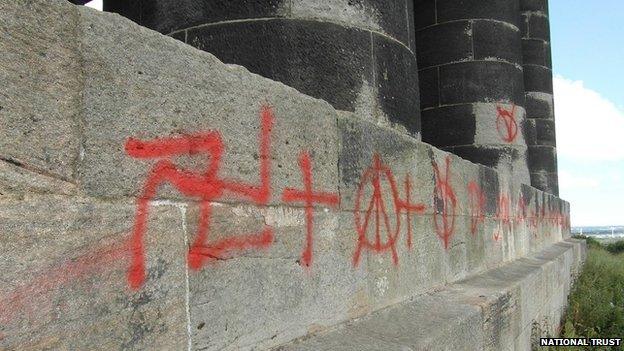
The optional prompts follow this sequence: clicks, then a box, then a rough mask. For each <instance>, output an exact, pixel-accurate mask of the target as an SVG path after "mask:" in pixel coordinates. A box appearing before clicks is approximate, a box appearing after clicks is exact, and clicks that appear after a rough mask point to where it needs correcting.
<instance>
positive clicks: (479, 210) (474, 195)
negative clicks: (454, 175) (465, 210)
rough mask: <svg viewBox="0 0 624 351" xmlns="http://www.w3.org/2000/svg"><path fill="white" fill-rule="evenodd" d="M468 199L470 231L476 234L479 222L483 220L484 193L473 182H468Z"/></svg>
mask: <svg viewBox="0 0 624 351" xmlns="http://www.w3.org/2000/svg"><path fill="white" fill-rule="evenodd" d="M468 200H469V202H470V211H471V213H470V233H472V235H473V236H474V235H476V234H477V230H478V229H479V224H482V223H483V222H484V221H485V194H484V193H483V191H482V190H481V187H480V186H479V185H478V184H477V183H476V182H475V181H471V182H470V183H468Z"/></svg>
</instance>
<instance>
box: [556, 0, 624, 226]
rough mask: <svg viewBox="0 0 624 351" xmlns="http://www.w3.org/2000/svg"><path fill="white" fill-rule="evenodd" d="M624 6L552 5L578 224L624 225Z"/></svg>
mask: <svg viewBox="0 0 624 351" xmlns="http://www.w3.org/2000/svg"><path fill="white" fill-rule="evenodd" d="M623 22H624V1H622V0H602V1H586V0H583V1H580V0H550V30H551V42H552V54H553V73H554V75H555V78H554V95H555V119H556V126H557V129H556V132H557V152H558V158H559V160H558V164H559V183H560V196H561V197H562V198H563V199H565V200H568V201H570V206H571V212H572V213H571V221H572V225H573V226H592V225H604V226H610V225H624V83H623V82H624V25H623Z"/></svg>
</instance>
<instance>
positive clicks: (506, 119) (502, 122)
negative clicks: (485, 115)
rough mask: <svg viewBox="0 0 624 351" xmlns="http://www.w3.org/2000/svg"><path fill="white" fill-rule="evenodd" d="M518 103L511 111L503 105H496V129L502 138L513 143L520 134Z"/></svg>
mask: <svg viewBox="0 0 624 351" xmlns="http://www.w3.org/2000/svg"><path fill="white" fill-rule="evenodd" d="M515 114H516V105H513V107H512V108H511V111H508V110H506V109H505V108H504V107H502V106H496V129H497V130H498V135H500V137H501V139H503V141H505V142H507V143H512V142H513V141H514V140H516V136H517V135H518V123H517V122H516V116H515Z"/></svg>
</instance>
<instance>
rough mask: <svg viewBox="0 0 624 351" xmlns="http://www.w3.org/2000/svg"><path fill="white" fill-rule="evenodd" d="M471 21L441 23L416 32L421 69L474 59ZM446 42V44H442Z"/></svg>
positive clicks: (417, 52)
mask: <svg viewBox="0 0 624 351" xmlns="http://www.w3.org/2000/svg"><path fill="white" fill-rule="evenodd" d="M472 38H473V28H472V23H471V22H470V21H457V22H449V23H441V24H437V25H434V26H430V27H427V28H425V29H422V30H419V31H418V32H416V57H417V60H418V67H419V68H420V69H424V68H428V67H431V66H438V65H441V64H446V63H449V62H458V61H466V60H470V59H473V46H472V42H473V40H472ZM441 42H444V43H445V44H444V45H440V43H441Z"/></svg>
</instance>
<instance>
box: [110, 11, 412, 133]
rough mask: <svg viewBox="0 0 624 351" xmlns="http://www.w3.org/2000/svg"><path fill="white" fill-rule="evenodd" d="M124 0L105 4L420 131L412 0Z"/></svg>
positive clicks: (336, 103)
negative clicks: (133, 1) (130, 2)
mask: <svg viewBox="0 0 624 351" xmlns="http://www.w3.org/2000/svg"><path fill="white" fill-rule="evenodd" d="M126 3H127V2H126V1H117V0H109V1H107V2H105V6H104V8H105V10H110V11H114V12H118V13H120V14H122V15H124V16H126V17H128V18H131V19H133V20H135V21H136V22H137V23H139V24H141V25H145V26H147V27H148V28H152V29H156V30H158V31H160V32H162V33H165V34H170V35H172V36H174V37H175V38H177V39H179V40H182V41H185V42H186V43H188V44H189V45H192V46H195V47H197V48H199V49H201V50H205V51H208V52H210V53H212V54H214V55H215V56H217V58H219V59H220V60H222V61H224V62H226V63H232V64H238V65H242V66H244V67H246V68H247V69H249V70H250V71H251V72H253V73H257V74H260V75H262V76H264V77H267V78H270V79H273V80H277V81H280V82H282V83H284V84H286V85H288V86H291V87H294V88H296V89H297V90H299V91H301V92H302V93H304V94H307V95H310V96H313V97H316V98H320V99H323V100H325V101H327V102H329V103H330V104H332V106H333V107H335V108H337V109H340V110H347V111H354V112H358V114H359V115H362V116H371V117H372V119H373V120H375V121H377V122H378V123H380V124H384V125H392V126H394V127H395V128H396V129H397V130H399V131H402V132H406V133H408V134H411V135H412V136H416V137H419V136H420V110H419V108H418V106H419V98H418V97H419V93H418V74H417V67H416V57H415V55H414V49H415V44H414V40H415V39H414V38H415V37H414V32H413V31H414V28H413V25H412V23H411V21H410V19H411V18H412V17H411V16H412V12H410V11H413V0H397V1H390V2H388V1H383V0H363V1H350V0H349V1H347V0H331V1H327V0H322V1H317V0H314V1H311V0H305V1H304V0H291V1H281V0H271V1H261V2H253V1H247V0H236V1H217V2H208V3H204V2H199V3H197V2H189V1H182V2H181V3H179V2H177V1H170V0H143V1H141V2H140V4H141V5H140V6H139V5H136V4H135V5H128V4H126ZM172 31H173V32H172Z"/></svg>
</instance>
